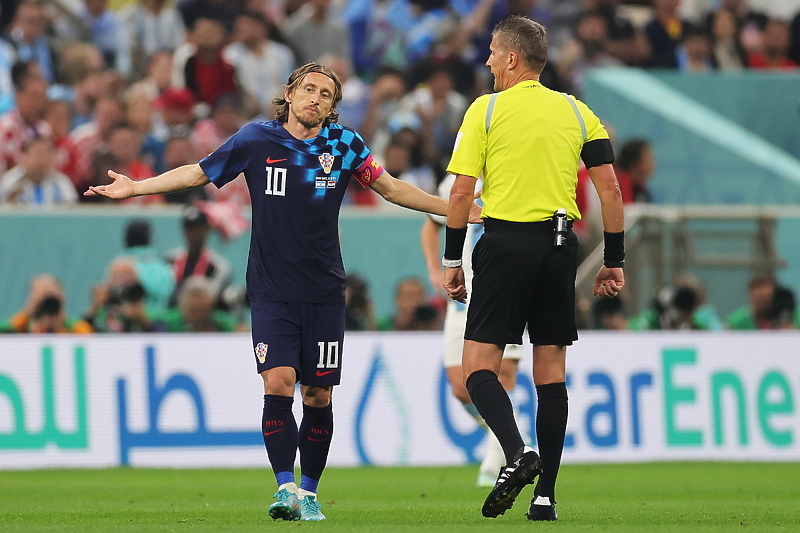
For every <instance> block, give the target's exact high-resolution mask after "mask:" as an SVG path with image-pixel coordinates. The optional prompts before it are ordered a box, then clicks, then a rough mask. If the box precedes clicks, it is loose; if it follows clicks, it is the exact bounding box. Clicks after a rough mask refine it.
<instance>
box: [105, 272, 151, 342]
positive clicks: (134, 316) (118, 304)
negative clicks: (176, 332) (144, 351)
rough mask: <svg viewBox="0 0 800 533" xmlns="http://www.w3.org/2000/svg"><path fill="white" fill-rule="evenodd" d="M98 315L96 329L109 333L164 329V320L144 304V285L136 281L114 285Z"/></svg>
mask: <svg viewBox="0 0 800 533" xmlns="http://www.w3.org/2000/svg"><path fill="white" fill-rule="evenodd" d="M106 310H107V312H106V313H105V314H104V316H102V315H101V317H100V320H99V322H100V324H99V325H97V326H96V327H97V330H98V331H107V332H111V333H155V332H161V331H166V325H165V324H164V322H163V321H162V320H161V319H160V318H159V317H158V315H156V314H155V313H153V312H152V311H151V310H150V309H148V308H147V307H146V306H145V303H144V287H142V285H141V284H140V283H138V282H134V283H131V284H128V285H116V286H114V287H113V288H112V289H111V291H110V294H109V297H108V301H107V302H106Z"/></svg>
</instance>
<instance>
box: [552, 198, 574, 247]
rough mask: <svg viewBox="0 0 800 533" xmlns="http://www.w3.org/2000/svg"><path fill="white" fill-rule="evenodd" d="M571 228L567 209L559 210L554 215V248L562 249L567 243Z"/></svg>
mask: <svg viewBox="0 0 800 533" xmlns="http://www.w3.org/2000/svg"><path fill="white" fill-rule="evenodd" d="M569 226H570V225H569V222H568V221H567V210H566V209H563V208H562V209H559V210H558V211H556V212H555V213H554V214H553V232H554V236H553V246H555V247H556V248H560V247H562V246H564V245H565V244H566V243H567V232H569Z"/></svg>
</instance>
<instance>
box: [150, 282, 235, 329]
mask: <svg viewBox="0 0 800 533" xmlns="http://www.w3.org/2000/svg"><path fill="white" fill-rule="evenodd" d="M214 303H215V298H214V290H213V288H212V287H211V282H210V281H209V280H208V279H206V278H204V277H202V276H192V277H189V278H187V279H186V280H185V281H184V283H183V286H182V287H181V290H180V292H179V293H178V307H177V308H175V309H170V310H168V311H167V312H166V313H164V322H165V324H166V327H167V331H169V332H172V333H184V332H185V333H189V332H192V333H197V332H212V331H234V330H236V329H237V327H236V321H235V319H234V318H233V317H232V316H231V315H229V314H228V313H226V312H224V311H220V310H216V309H214Z"/></svg>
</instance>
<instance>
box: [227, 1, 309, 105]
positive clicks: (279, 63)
mask: <svg viewBox="0 0 800 533" xmlns="http://www.w3.org/2000/svg"><path fill="white" fill-rule="evenodd" d="M269 32H270V25H269V22H267V19H266V18H265V17H264V15H262V14H261V13H256V12H246V13H242V14H241V15H239V16H238V17H237V18H236V25H235V27H234V34H233V38H234V41H233V42H232V43H231V44H229V45H228V46H226V47H225V51H224V57H225V60H226V61H227V62H228V63H230V64H231V65H233V67H234V68H235V69H236V74H237V76H238V79H239V83H241V85H242V89H244V91H245V93H246V94H247V96H248V98H250V99H252V100H253V101H254V102H255V103H256V104H257V107H258V109H257V110H256V111H257V112H261V113H262V114H263V115H264V116H266V117H268V118H269V119H270V120H271V119H272V116H273V113H274V108H273V105H272V99H273V98H274V97H275V96H276V95H282V94H283V85H284V82H285V81H286V79H287V78H288V77H289V75H290V74H291V73H292V71H293V70H294V68H295V60H294V54H293V53H292V51H291V49H289V47H288V46H286V45H284V44H281V43H279V42H277V41H276V40H274V39H271V38H270V33H269ZM310 35H313V34H310ZM310 35H307V36H306V40H307V41H309V42H314V41H315V39H316V37H314V38H311V37H310ZM252 114H255V113H251V115H252Z"/></svg>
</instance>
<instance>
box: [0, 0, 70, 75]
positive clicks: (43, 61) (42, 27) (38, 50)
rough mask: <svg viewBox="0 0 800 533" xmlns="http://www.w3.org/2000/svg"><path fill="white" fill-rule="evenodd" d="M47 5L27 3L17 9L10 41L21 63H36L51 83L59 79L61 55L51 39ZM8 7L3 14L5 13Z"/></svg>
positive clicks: (33, 2) (27, 1)
mask: <svg viewBox="0 0 800 533" xmlns="http://www.w3.org/2000/svg"><path fill="white" fill-rule="evenodd" d="M44 6H45V3H44V2H43V1H39V0H26V1H24V2H22V3H21V4H20V5H19V7H18V8H17V11H16V14H15V15H14V21H13V22H12V24H11V28H10V31H9V32H8V35H7V37H6V39H7V40H8V42H9V43H10V44H11V46H12V47H13V48H14V50H15V51H16V54H17V59H18V60H19V61H34V62H36V63H37V64H38V65H39V68H40V69H41V73H42V74H43V75H44V78H45V80H47V82H48V83H55V82H56V81H57V76H58V72H59V71H58V54H56V52H55V48H54V47H53V44H52V43H51V42H50V39H49V38H48V36H47V15H46V13H45V9H44ZM5 9H6V6H5V3H4V5H3V11H5Z"/></svg>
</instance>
